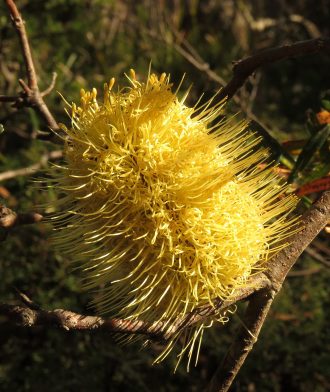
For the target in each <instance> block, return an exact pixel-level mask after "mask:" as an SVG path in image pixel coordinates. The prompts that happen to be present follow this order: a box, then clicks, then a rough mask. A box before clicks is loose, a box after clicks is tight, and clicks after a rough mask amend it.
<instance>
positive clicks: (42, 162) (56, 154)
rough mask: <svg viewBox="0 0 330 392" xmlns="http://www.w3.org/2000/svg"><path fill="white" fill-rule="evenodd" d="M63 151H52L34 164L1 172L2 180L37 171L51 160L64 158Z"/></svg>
mask: <svg viewBox="0 0 330 392" xmlns="http://www.w3.org/2000/svg"><path fill="white" fill-rule="evenodd" d="M62 156H63V151H61V150H55V151H51V152H49V153H48V154H45V155H43V156H42V157H41V158H40V161H39V162H37V163H34V164H33V165H30V166H27V167H23V168H21V169H16V170H8V171H6V172H4V173H0V181H6V180H10V179H11V178H15V177H19V176H28V175H30V174H33V173H35V172H36V171H38V170H40V169H41V168H42V167H44V166H46V165H47V162H48V161H49V160H53V159H59V158H62Z"/></svg>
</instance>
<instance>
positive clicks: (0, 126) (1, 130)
mask: <svg viewBox="0 0 330 392" xmlns="http://www.w3.org/2000/svg"><path fill="white" fill-rule="evenodd" d="M3 132H5V128H4V126H3V125H2V124H0V135H1V134H2V133H3Z"/></svg>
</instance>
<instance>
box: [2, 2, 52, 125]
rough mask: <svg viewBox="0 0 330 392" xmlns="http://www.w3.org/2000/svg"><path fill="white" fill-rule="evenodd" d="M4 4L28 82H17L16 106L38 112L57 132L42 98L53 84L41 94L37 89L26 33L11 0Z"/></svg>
mask: <svg viewBox="0 0 330 392" xmlns="http://www.w3.org/2000/svg"><path fill="white" fill-rule="evenodd" d="M5 2H6V4H7V7H8V10H9V13H10V17H11V20H12V22H13V25H14V27H15V30H16V32H17V34H18V37H19V41H20V44H21V48H22V54H23V59H24V64H25V68H26V75H27V80H28V83H25V82H24V80H22V79H20V80H19V83H20V85H21V87H22V89H23V92H22V94H21V95H20V96H19V97H17V100H16V106H17V107H21V106H31V107H33V108H34V109H36V110H37V111H38V112H39V114H40V115H41V117H42V118H43V119H44V120H45V121H46V123H47V124H48V126H49V128H50V129H52V130H54V131H55V130H58V129H59V127H58V124H57V122H56V120H55V119H54V117H53V115H52V114H51V112H50V110H49V109H48V107H47V105H46V104H45V102H44V100H43V96H44V95H46V94H48V93H49V92H50V89H51V88H52V87H54V86H53V84H54V83H55V82H54V83H53V82H52V83H51V85H50V86H49V88H48V89H46V91H44V92H43V93H41V92H40V90H39V87H38V81H37V74H36V70H35V66H34V63H33V58H32V53H31V48H30V44H29V40H28V36H27V33H26V29H25V25H24V21H23V19H22V17H21V15H20V13H19V11H18V9H17V7H16V4H15V2H14V1H13V0H5ZM53 80H54V76H53ZM3 100H5V98H3Z"/></svg>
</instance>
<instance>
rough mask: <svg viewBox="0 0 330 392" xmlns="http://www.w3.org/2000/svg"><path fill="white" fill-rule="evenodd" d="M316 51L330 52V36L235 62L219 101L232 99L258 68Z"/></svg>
mask: <svg viewBox="0 0 330 392" xmlns="http://www.w3.org/2000/svg"><path fill="white" fill-rule="evenodd" d="M315 53H328V54H330V38H316V39H311V40H307V41H300V42H297V43H295V44H292V45H284V46H279V47H276V48H271V49H265V50H262V51H261V52H258V53H256V54H254V55H252V56H249V57H247V58H246V59H243V60H240V61H238V62H236V63H235V64H234V67H233V73H234V76H233V78H232V79H231V80H230V81H229V83H228V84H227V85H226V86H225V87H224V88H223V89H222V90H221V92H220V93H219V94H218V96H217V99H218V100H219V101H221V100H223V99H227V100H228V99H230V98H231V97H232V96H233V95H234V94H236V92H237V91H238V90H239V89H240V88H241V87H242V86H243V84H244V83H245V81H246V79H247V78H248V77H249V76H251V75H252V74H253V73H254V72H255V71H256V70H257V69H258V68H260V67H262V66H265V65H267V64H273V63H275V62H277V61H281V60H285V59H288V58H293V57H298V56H306V55H310V54H315Z"/></svg>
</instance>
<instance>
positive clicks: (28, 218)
mask: <svg viewBox="0 0 330 392" xmlns="http://www.w3.org/2000/svg"><path fill="white" fill-rule="evenodd" d="M42 218H43V217H42V215H41V214H38V213H37V212H27V213H17V212H15V211H13V210H11V209H10V208H8V207H6V206H4V205H3V204H0V227H2V228H4V229H7V230H8V229H11V228H12V227H15V226H20V225H28V224H32V223H37V222H40V221H41V220H42Z"/></svg>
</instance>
